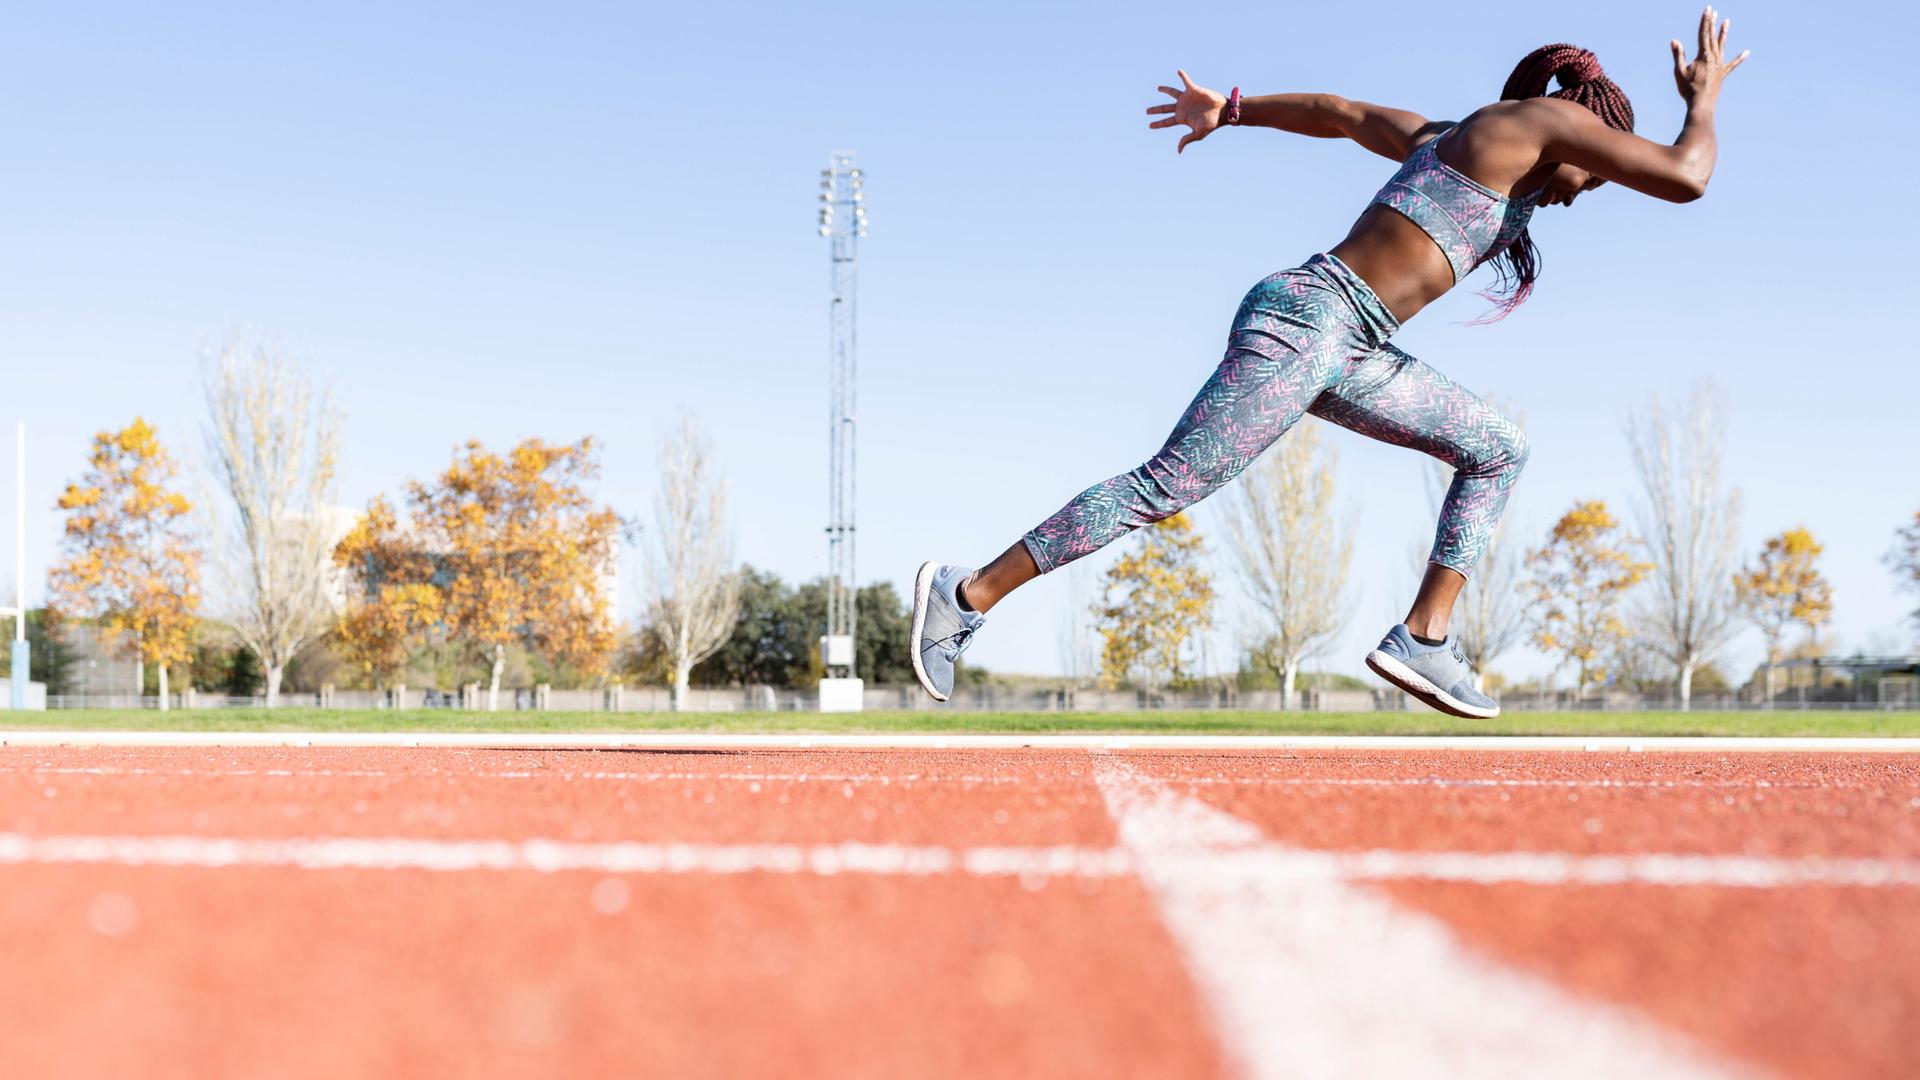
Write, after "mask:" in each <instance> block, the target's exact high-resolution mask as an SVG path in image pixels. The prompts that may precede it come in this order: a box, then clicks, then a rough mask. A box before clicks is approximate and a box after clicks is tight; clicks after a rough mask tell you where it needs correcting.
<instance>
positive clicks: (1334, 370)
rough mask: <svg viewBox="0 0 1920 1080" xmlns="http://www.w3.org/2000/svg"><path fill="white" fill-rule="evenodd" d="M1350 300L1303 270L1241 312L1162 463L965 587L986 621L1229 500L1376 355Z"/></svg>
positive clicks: (1068, 516) (1284, 276)
mask: <svg viewBox="0 0 1920 1080" xmlns="http://www.w3.org/2000/svg"><path fill="white" fill-rule="evenodd" d="M1345 303H1346V301H1345V300H1344V299H1343V298H1342V296H1341V295H1340V294H1338V293H1336V292H1334V291H1332V290H1330V289H1328V288H1327V287H1326V286H1325V285H1324V284H1322V283H1321V282H1320V281H1319V280H1318V279H1316V278H1314V277H1313V276H1312V275H1310V274H1307V273H1305V272H1303V271H1297V270H1290V271H1283V272H1282V273H1280V274H1276V275H1274V276H1273V277H1271V278H1268V279H1267V280H1266V281H1263V282H1261V283H1260V285H1258V286H1255V287H1254V290H1253V291H1252V292H1251V293H1249V294H1247V299H1246V300H1245V301H1244V302H1243V303H1242V304H1241V305H1240V311H1239V313H1238V315H1237V316H1236V317H1235V319H1234V324H1233V327H1234V328H1233V333H1232V335H1231V336H1230V337H1229V338H1228V346H1227V355H1226V357H1225V359H1223V360H1221V361H1220V366H1219V367H1218V368H1216V369H1215V370H1214V373H1213V375H1212V377H1210V378H1209V379H1208V380H1207V381H1206V384H1205V385H1203V386H1202V387H1201V388H1200V393H1199V394H1197V395H1196V396H1195V397H1194V399H1193V402H1192V404H1190V405H1188V406H1187V410H1186V412H1185V413H1183V414H1182V415H1181V417H1180V421H1179V423H1177V424H1175V425H1174V428H1173V433H1172V434H1171V435H1169V436H1168V437H1167V441H1166V443H1165V444H1164V445H1162V446H1161V447H1160V450H1159V452H1158V453H1156V454H1154V455H1153V456H1152V457H1151V458H1148V459H1147V461H1146V462H1145V463H1144V464H1142V465H1141V466H1140V467H1138V468H1136V469H1131V470H1128V471H1127V472H1123V473H1121V474H1120V475H1118V476H1115V477H1112V478H1110V479H1108V480H1103V481H1101V482H1100V483H1098V484H1095V485H1094V486H1092V487H1090V488H1088V489H1087V490H1085V491H1083V492H1081V493H1080V494H1079V495H1078V496H1077V497H1075V498H1074V499H1073V500H1072V501H1071V502H1069V503H1067V505H1065V506H1063V507H1061V508H1060V510H1059V512H1058V513H1056V514H1054V515H1053V516H1052V517H1050V518H1048V519H1047V520H1046V521H1043V522H1041V523H1040V524H1039V525H1038V526H1036V527H1035V528H1034V529H1033V530H1032V531H1031V532H1029V533H1027V534H1026V536H1024V537H1022V538H1021V539H1020V540H1019V541H1018V542H1016V543H1015V544H1014V545H1013V546H1012V547H1009V548H1008V549H1007V550H1006V551H1004V552H1002V553H1001V555H1000V557H999V558H997V559H995V560H993V562H991V563H989V564H987V565H986V566H984V567H982V568H980V569H979V570H978V571H976V572H975V573H974V574H973V576H972V577H970V578H968V579H967V581H966V583H965V584H964V585H963V586H962V587H961V589H960V592H959V596H960V599H961V601H962V602H963V603H965V604H966V605H967V606H968V607H970V608H972V609H973V610H975V611H986V610H988V609H989V608H991V607H993V605H995V604H997V603H999V602H1000V600H1001V598H1002V597H1004V596H1006V595H1007V594H1008V593H1010V592H1012V591H1013V590H1014V589H1016V588H1018V587H1019V586H1021V585H1023V584H1025V583H1026V582H1028V581H1031V580H1033V579H1034V578H1035V577H1038V576H1039V575H1041V574H1044V573H1047V572H1048V571H1051V570H1057V569H1059V568H1060V567H1062V566H1065V565H1066V564H1067V563H1070V562H1072V561H1073V560H1075V559H1078V558H1081V557H1082V556H1085V555H1089V554H1092V553H1093V552H1095V551H1098V550H1099V549H1100V548H1103V547H1105V546H1106V545H1108V544H1110V543H1112V542H1113V541H1115V540H1118V539H1119V538H1120V537H1122V536H1125V535H1126V534H1127V533H1129V532H1132V531H1133V530H1135V529H1138V528H1140V527H1141V526H1143V525H1150V524H1152V523H1153V522H1156V521H1159V520H1161V519H1163V518H1168V517H1172V516H1173V515H1174V514H1176V513H1179V512H1180V511H1181V510H1184V509H1186V508H1187V507H1189V506H1192V505H1193V504H1194V503H1197V502H1199V501H1200V500H1201V499H1204V498H1206V497H1207V496H1208V495H1211V494H1213V493H1214V492H1215V491H1218V490H1219V489H1220V488H1221V487H1222V486H1224V485H1225V484H1226V483H1227V482H1228V481H1230V480H1232V479H1233V478H1234V477H1235V476H1238V475H1239V474H1240V472H1241V470H1243V469H1245V468H1246V467H1247V466H1248V465H1249V464H1251V463H1252V462H1253V459H1254V458H1256V457H1259V456H1260V453H1261V451H1263V450H1265V449H1266V448H1267V447H1269V446H1271V445H1273V441H1274V440H1275V439H1278V438H1279V437H1280V436H1282V435H1284V434H1286V431H1287V429H1288V428H1290V427H1292V426H1293V425H1294V423H1295V422H1296V421H1298V420H1299V419H1300V417H1301V416H1302V415H1303V414H1304V413H1305V412H1306V410H1307V407H1308V406H1309V405H1311V404H1312V403H1313V402H1314V400H1315V399H1316V398H1318V397H1320V396H1321V394H1322V391H1324V390H1325V389H1326V388H1327V387H1328V386H1330V385H1332V384H1333V383H1334V382H1335V381H1337V380H1339V379H1340V378H1341V377H1342V376H1343V374H1344V373H1345V372H1346V371H1347V368H1348V365H1349V364H1350V363H1352V362H1353V361H1354V360H1355V358H1356V357H1358V356H1361V355H1364V354H1365V352H1366V351H1367V349H1368V348H1369V346H1367V345H1366V344H1365V343H1364V342H1363V341H1362V340H1361V339H1360V338H1359V337H1358V336H1357V335H1358V333H1359V332H1358V331H1357V330H1356V328H1354V327H1353V325H1352V324H1351V321H1350V315H1347V314H1345V313H1346V312H1347V311H1348V309H1347V308H1346V307H1345Z"/></svg>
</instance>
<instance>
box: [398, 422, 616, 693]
mask: <svg viewBox="0 0 1920 1080" xmlns="http://www.w3.org/2000/svg"><path fill="white" fill-rule="evenodd" d="M598 472H599V468H598V463H597V462H596V460H595V458H594V445H593V440H592V439H581V440H580V441H579V442H577V443H573V444H571V445H566V446H555V445H549V444H548V443H545V442H543V441H541V440H539V439H528V440H526V441H524V442H522V443H520V445H518V446H516V447H514V448H513V450H512V451H511V452H509V453H508V454H506V455H504V456H502V455H499V454H494V453H492V452H490V451H488V450H487V448H486V447H485V446H483V445H481V444H480V443H479V442H478V441H473V442H469V443H467V445H466V447H465V452H464V453H463V454H461V455H459V456H456V457H455V459H454V462H453V464H452V466H450V467H449V468H448V469H447V471H446V472H445V473H444V474H442V475H441V476H440V477H439V478H438V479H436V480H435V481H434V482H433V483H432V484H430V485H429V484H421V483H418V482H416V483H411V484H409V485H408V486H407V491H408V495H407V498H408V502H409V504H410V505H411V508H412V527H411V532H410V533H409V534H400V535H403V536H404V540H403V541H402V543H403V546H407V547H410V548H411V549H412V550H413V551H414V552H416V553H417V555H416V557H415V558H414V559H413V560H411V561H402V562H401V564H400V565H401V566H402V567H410V568H411V573H410V574H406V575H403V576H402V577H401V578H400V579H399V580H397V581H395V582H393V584H403V585H420V584H430V585H432V586H433V587H434V588H435V590H436V591H438V593H439V604H440V607H439V610H438V611H437V612H436V613H435V614H437V616H438V620H439V622H438V625H437V631H438V633H439V635H440V636H441V637H442V638H443V639H444V640H446V641H450V642H457V643H459V644H460V645H462V646H463V647H464V648H466V649H467V650H468V651H470V652H471V653H472V654H473V656H474V657H475V658H476V659H478V660H479V661H480V662H481V663H483V664H485V665H486V666H487V670H488V672H489V676H488V692H487V709H488V711H493V710H496V709H498V708H499V707H500V676H501V672H502V671H503V670H504V669H505V667H506V658H507V647H508V646H509V645H514V644H520V645H525V646H527V647H528V648H530V649H534V650H537V651H541V652H544V653H546V654H547V655H548V656H549V657H553V658H557V659H561V660H565V661H567V662H568V663H571V664H573V665H574V666H575V667H576V668H578V669H579V670H581V671H583V672H586V673H588V674H599V673H600V672H602V671H604V670H605V667H606V663H607V660H608V659H609V657H610V656H611V655H612V653H613V649H614V646H615V644H616V641H617V638H616V634H615V632H614V627H613V618H612V612H611V604H610V602H609V598H608V596H607V592H608V590H607V588H606V579H607V577H608V576H609V575H610V573H611V572H612V569H613V566H614V555H615V544H616V542H617V540H618V537H619V533H620V526H621V522H620V518H619V515H617V514H615V513H614V512H613V511H612V510H611V509H608V508H606V507H597V506H595V505H594V502H593V500H592V499H591V498H589V497H588V495H587V494H586V492H585V490H584V489H583V487H582V485H583V484H585V483H587V482H588V481H590V480H592V479H593V478H594V477H595V476H597V475H598ZM370 514H371V511H370ZM429 570H430V571H431V577H430V579H428V580H424V581H423V580H420V575H421V574H423V573H426V572H427V571H429ZM406 596H410V597H412V598H414V599H416V600H417V599H419V597H420V594H419V593H417V592H413V593H409V594H406ZM402 598H403V597H401V596H398V595H393V594H389V593H387V592H386V591H385V590H382V591H380V592H379V593H376V594H373V595H372V596H370V597H369V599H370V600H379V601H381V602H387V601H388V600H389V599H393V600H399V599H402ZM419 613H420V612H418V611H416V616H417V615H418V614H419ZM362 662H363V663H364V656H363V660H362Z"/></svg>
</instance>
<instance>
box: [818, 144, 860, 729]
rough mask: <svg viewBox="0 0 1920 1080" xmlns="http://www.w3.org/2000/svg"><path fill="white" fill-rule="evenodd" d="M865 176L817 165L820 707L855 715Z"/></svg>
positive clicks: (844, 157) (838, 159)
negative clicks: (822, 490)
mask: <svg viewBox="0 0 1920 1080" xmlns="http://www.w3.org/2000/svg"><path fill="white" fill-rule="evenodd" d="M865 187H866V174H865V173H863V172H862V171H861V169H860V163H859V159H858V158H857V157H856V156H855V155H854V153H853V151H851V150H835V151H834V152H833V153H832V154H830V155H828V159H827V167H826V168H824V169H822V170H820V216H819V220H818V221H817V222H816V225H817V226H818V228H819V232H820V235H821V236H822V237H824V238H826V240H827V241H828V257H829V266H830V270H831V286H832V292H833V296H832V299H831V300H830V301H829V307H828V309H827V311H828V316H827V322H828V346H827V381H828V415H827V425H828V426H827V458H828V469H827V625H826V633H825V634H824V635H822V636H821V638H820V659H821V661H822V663H823V666H824V667H825V668H826V673H825V675H826V677H825V678H822V679H821V680H820V709H821V711H823V712H858V711H859V710H860V708H861V706H862V705H863V703H864V698H865V684H864V683H863V682H862V680H861V679H860V677H859V672H858V671H856V670H855V666H854V658H855V648H854V642H855V640H856V634H855V628H856V624H857V621H858V612H857V603H856V601H857V599H858V596H859V585H858V583H857V579H856V576H855V571H854V481H855V474H856V469H855V465H856V461H857V459H856V456H855V451H854V418H855V408H854V403H855V400H856V396H857V395H856V387H857V381H856V374H857V369H858V362H857V361H858V329H859V323H858V319H857V317H856V312H857V308H858V300H859V288H858V282H859V275H858V267H859V253H860V238H861V237H863V236H865V235H867V208H866V192H865V191H864V190H863V189H864V188H865Z"/></svg>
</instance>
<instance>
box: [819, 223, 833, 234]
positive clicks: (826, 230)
mask: <svg viewBox="0 0 1920 1080" xmlns="http://www.w3.org/2000/svg"><path fill="white" fill-rule="evenodd" d="M820 235H821V236H831V235H833V230H832V229H829V228H827V227H826V226H825V225H822V226H820Z"/></svg>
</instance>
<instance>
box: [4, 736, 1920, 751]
mask: <svg viewBox="0 0 1920 1080" xmlns="http://www.w3.org/2000/svg"><path fill="white" fill-rule="evenodd" d="M0 746H234V747H241V746H275V747H316V746H358V747H390V748H407V747H439V748H449V747H453V748H464V749H491V750H622V749H636V750H638V749H647V750H672V749H688V748H699V749H731V750H745V749H759V750H800V749H814V750H835V749H843V750H854V749H898V750H1015V749H1023V748H1029V747H1031V748H1038V749H1047V748H1052V749H1061V750H1074V749H1078V750H1110V749H1123V748H1124V749H1130V750H1560V751H1582V752H1599V751H1611V752H1626V753H1637V752H1641V751H1653V750H1683V751H1708V752H1714V753H1723V752H1745V751H1756V752H1768V753H1781V752H1808V751H1811V752H1833V751H1844V752H1890V753H1903V754H1920V738H1890V737H1870V736H1845V737H1831V738H1819V737H1798V736H1793V737H1756V738H1735V737H1723V736H1705V735H1702V736H1693V735H1687V736H1644V737H1643V736H1637V735H1636V736H1616V735H1603V736H1592V735H1114V734H1105V735H1102V734H1069V735H1059V734H1046V735H960V734H955V735H922V734H916V733H880V734H866V735H798V734H775V735H743V734H724V735H711V734H699V733H681V732H646V731H638V732H627V733H622V734H611V733H587V734H577V735H554V734H537V733H512V732H506V733H484V732H459V733H445V732H413V733H409V732H391V733H385V732H374V733H366V732H323V731H316V732H253V731H249V732H219V731H210V732H209V731H0Z"/></svg>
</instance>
